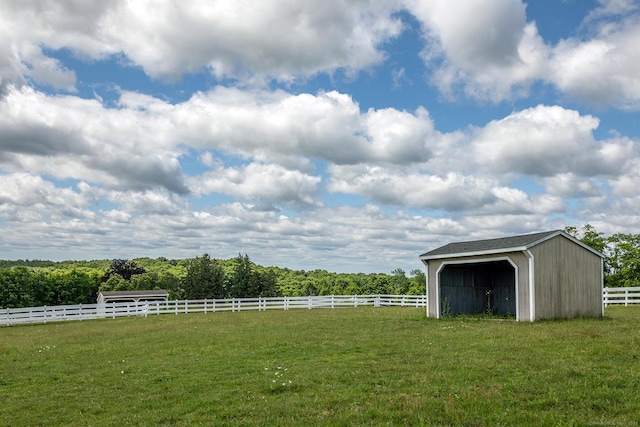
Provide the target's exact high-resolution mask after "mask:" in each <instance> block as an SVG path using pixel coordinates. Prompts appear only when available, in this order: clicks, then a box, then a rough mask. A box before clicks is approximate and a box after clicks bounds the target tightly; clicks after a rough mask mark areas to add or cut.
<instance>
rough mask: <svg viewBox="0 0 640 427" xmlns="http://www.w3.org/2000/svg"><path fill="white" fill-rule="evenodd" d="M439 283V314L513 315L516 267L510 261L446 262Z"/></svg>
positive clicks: (514, 310)
mask: <svg viewBox="0 0 640 427" xmlns="http://www.w3.org/2000/svg"><path fill="white" fill-rule="evenodd" d="M439 283H440V304H441V305H440V314H441V315H459V314H493V315H501V316H515V315H516V271H515V268H514V267H513V266H512V265H511V264H510V263H509V261H506V260H500V261H486V262H478V263H469V264H447V265H445V266H444V268H443V269H442V270H441V271H440V273H439Z"/></svg>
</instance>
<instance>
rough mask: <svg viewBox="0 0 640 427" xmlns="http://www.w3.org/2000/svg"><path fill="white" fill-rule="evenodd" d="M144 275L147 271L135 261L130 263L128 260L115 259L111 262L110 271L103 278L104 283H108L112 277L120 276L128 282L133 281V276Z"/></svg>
mask: <svg viewBox="0 0 640 427" xmlns="http://www.w3.org/2000/svg"><path fill="white" fill-rule="evenodd" d="M144 273H146V270H145V269H144V268H143V267H140V266H139V265H137V264H136V263H135V262H133V261H129V260H127V259H114V260H113V261H111V265H110V266H109V269H108V270H107V271H106V272H105V274H104V276H103V277H102V281H103V282H106V281H108V280H109V278H110V277H111V276H113V275H118V276H120V277H122V278H123V279H124V280H126V281H127V282H128V281H130V280H131V276H133V275H136V274H144Z"/></svg>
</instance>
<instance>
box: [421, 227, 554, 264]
mask: <svg viewBox="0 0 640 427" xmlns="http://www.w3.org/2000/svg"><path fill="white" fill-rule="evenodd" d="M555 234H565V233H563V232H562V231H561V230H553V231H544V232H542V233H533V234H523V235H520V236H510V237H500V238H497V239H487V240H473V241H469V242H457V243H449V244H447V245H444V246H441V247H439V248H437V249H434V250H432V251H429V252H426V253H424V254H422V255H420V258H431V257H433V258H440V257H441V256H442V255H453V254H468V253H476V252H490V251H497V252H504V251H505V250H507V249H514V250H515V249H518V248H525V247H527V248H528V247H530V246H532V245H533V244H534V243H539V242H541V241H544V240H546V238H548V237H551V236H552V235H555Z"/></svg>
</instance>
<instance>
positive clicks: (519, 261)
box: [427, 252, 530, 321]
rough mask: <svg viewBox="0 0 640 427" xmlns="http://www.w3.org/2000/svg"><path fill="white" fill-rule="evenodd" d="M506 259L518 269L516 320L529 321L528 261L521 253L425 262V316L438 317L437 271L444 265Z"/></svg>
mask: <svg viewBox="0 0 640 427" xmlns="http://www.w3.org/2000/svg"><path fill="white" fill-rule="evenodd" d="M506 257H508V258H509V259H510V260H511V262H513V263H514V264H515V265H516V266H517V267H518V272H517V274H518V277H517V286H516V293H517V299H518V306H517V308H516V310H517V312H516V315H517V319H518V320H524V321H527V320H529V317H530V312H529V260H528V259H527V257H526V256H525V255H524V254H523V253H522V252H508V253H501V254H496V255H479V256H470V257H457V258H447V259H435V260H429V261H428V262H427V316H428V317H438V310H439V309H438V306H439V304H440V301H439V298H438V286H439V283H438V277H437V276H438V270H439V269H440V267H441V266H442V264H443V263H444V262H446V263H460V262H464V263H475V262H485V261H490V260H492V259H504V258H506Z"/></svg>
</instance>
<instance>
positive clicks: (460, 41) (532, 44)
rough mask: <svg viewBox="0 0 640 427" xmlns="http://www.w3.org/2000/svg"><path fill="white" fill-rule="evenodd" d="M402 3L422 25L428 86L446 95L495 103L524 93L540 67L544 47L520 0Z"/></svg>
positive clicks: (543, 56) (539, 70)
mask: <svg viewBox="0 0 640 427" xmlns="http://www.w3.org/2000/svg"><path fill="white" fill-rule="evenodd" d="M407 4H408V8H409V10H410V11H411V12H412V13H413V14H414V15H415V16H416V17H417V18H418V19H419V20H420V22H421V23H422V27H423V32H424V37H425V42H426V47H425V49H424V51H423V57H424V59H425V60H426V61H427V63H428V64H430V65H431V66H433V67H434V68H435V72H434V75H433V77H432V82H433V83H434V84H435V85H436V86H438V88H439V89H440V90H441V92H443V93H444V94H446V95H448V96H456V95H457V94H458V93H459V92H461V93H463V94H465V95H466V96H470V97H473V98H481V99H490V100H492V101H501V100H503V99H505V98H511V97H512V96H513V94H514V91H516V92H518V93H526V89H527V87H528V85H529V84H530V83H531V82H532V81H533V80H534V79H535V78H536V77H537V76H538V75H539V73H540V72H541V70H542V69H544V61H545V57H546V55H547V48H546V47H545V45H544V43H543V41H542V39H541V38H540V36H539V35H538V32H537V29H536V26H535V24H534V23H527V22H526V14H525V10H526V8H525V5H524V4H523V3H522V2H521V1H520V0H483V1H476V2H464V3H461V4H458V3H455V4H454V3H451V2H448V1H445V0H437V1H429V2H418V1H409V2H408V3H407Z"/></svg>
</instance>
